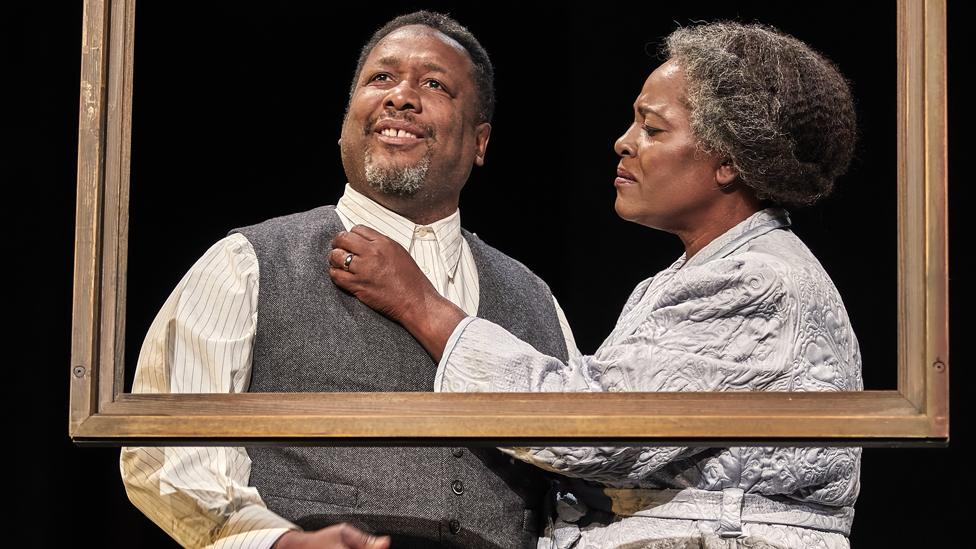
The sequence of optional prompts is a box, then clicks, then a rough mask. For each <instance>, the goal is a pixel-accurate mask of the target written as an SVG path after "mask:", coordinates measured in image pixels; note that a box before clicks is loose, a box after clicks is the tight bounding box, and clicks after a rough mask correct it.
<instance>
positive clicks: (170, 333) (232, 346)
mask: <svg viewBox="0 0 976 549" xmlns="http://www.w3.org/2000/svg"><path fill="white" fill-rule="evenodd" d="M257 296H258V263H257V258H256V256H255V253H254V249H253V247H252V246H251V244H250V243H249V242H248V241H247V239H246V238H245V237H244V236H243V235H240V234H233V235H231V236H228V237H226V238H224V239H222V240H220V241H219V242H217V243H216V244H214V246H212V247H211V248H210V249H209V250H207V252H206V253H205V254H204V255H203V257H201V258H200V260H199V261H197V262H196V264H194V265H193V267H192V268H191V269H190V270H189V272H187V274H186V276H184V277H183V279H182V280H181V281H180V283H179V284H178V285H177V286H176V289H174V290H173V292H172V294H171V295H170V296H169V298H168V299H167V300H166V302H165V303H164V304H163V307H162V309H161V310H160V311H159V313H158V314H157V316H156V318H155V320H154V321H153V323H152V325H151V327H150V329H149V333H148V334H147V336H146V339H145V342H144V343H143V346H142V349H141V351H140V353H139V361H138V363H137V365H136V374H135V380H134V382H133V386H132V391H133V392H134V393H241V392H245V391H247V385H248V383H249V379H250V370H251V350H252V346H253V341H254V333H255V327H256V323H257ZM120 468H121V473H122V480H123V483H124V484H125V488H126V492H127V493H128V496H129V499H130V500H131V501H132V503H133V504H134V505H135V506H136V507H138V508H139V510H141V511H142V512H143V513H144V514H145V515H146V516H147V517H148V518H149V519H150V520H152V521H153V522H155V523H156V524H157V525H158V526H159V527H160V528H162V529H163V530H164V531H166V533H168V534H169V535H170V536H172V537H173V539H175V540H176V541H177V542H179V543H180V544H181V545H183V546H185V547H247V548H266V547H270V546H271V545H272V544H274V542H275V541H276V540H277V539H278V537H279V536H281V535H282V534H283V533H285V532H287V531H288V530H290V529H297V528H298V527H297V526H295V525H294V524H292V523H291V522H289V521H287V520H285V519H283V518H282V517H280V516H278V515H276V514H275V513H273V512H271V511H269V510H268V509H267V507H266V506H265V504H264V502H263V501H262V500H261V497H260V495H259V494H258V492H257V490H256V489H255V488H253V487H251V486H248V481H249V479H250V474H251V460H250V458H249V457H248V455H247V452H246V451H245V449H244V448H225V447H210V448H189V447H159V448H123V449H122V456H121V460H120Z"/></svg>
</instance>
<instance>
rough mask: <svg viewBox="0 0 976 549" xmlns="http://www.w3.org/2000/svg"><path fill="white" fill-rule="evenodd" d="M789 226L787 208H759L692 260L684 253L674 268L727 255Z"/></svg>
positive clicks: (700, 251) (706, 246)
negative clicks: (770, 232)
mask: <svg viewBox="0 0 976 549" xmlns="http://www.w3.org/2000/svg"><path fill="white" fill-rule="evenodd" d="M789 226H790V214H789V213H787V212H786V210H784V209H782V208H766V209H764V210H759V211H758V212H756V213H754V214H752V215H750V216H749V217H747V218H746V219H744V220H742V221H741V222H739V224H738V225H736V226H734V227H732V228H731V229H729V230H727V231H725V232H724V233H722V234H721V235H720V236H719V237H718V238H716V239H714V240H712V241H711V242H709V243H708V244H706V245H705V247H704V248H702V249H701V250H699V251H698V253H697V254H695V255H694V256H692V257H691V259H690V260H687V261H686V260H685V256H684V255H682V256H681V258H680V259H678V261H677V262H676V263H675V265H672V268H680V267H683V266H685V265H688V266H694V265H701V264H702V263H705V262H707V261H710V260H712V259H717V258H720V257H725V256H727V255H729V254H730V253H732V252H734V251H735V250H737V249H738V248H740V247H741V246H742V245H743V244H745V243H746V242H749V241H750V240H752V239H754V238H756V237H758V236H760V235H764V234H766V233H768V232H769V231H773V230H776V229H781V228H785V227H789Z"/></svg>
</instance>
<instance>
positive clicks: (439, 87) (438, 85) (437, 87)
mask: <svg viewBox="0 0 976 549" xmlns="http://www.w3.org/2000/svg"><path fill="white" fill-rule="evenodd" d="M426 84H427V87H428V88H433V89H435V90H443V89H444V84H441V83H440V82H438V81H437V80H428V81H427V82H426Z"/></svg>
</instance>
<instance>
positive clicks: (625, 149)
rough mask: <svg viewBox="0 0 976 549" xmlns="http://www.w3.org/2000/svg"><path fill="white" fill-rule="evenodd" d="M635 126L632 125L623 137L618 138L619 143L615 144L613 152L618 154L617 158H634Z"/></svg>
mask: <svg viewBox="0 0 976 549" xmlns="http://www.w3.org/2000/svg"><path fill="white" fill-rule="evenodd" d="M633 129H634V125H633V124H631V126H630V127H629V128H627V131H625V132H624V134H623V135H621V136H620V137H618V138H617V141H616V142H615V143H614V144H613V150H614V151H615V152H616V153H617V156H634V150H635V147H634V142H633V140H632V139H631V135H632V134H633Z"/></svg>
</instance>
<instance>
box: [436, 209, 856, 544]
mask: <svg viewBox="0 0 976 549" xmlns="http://www.w3.org/2000/svg"><path fill="white" fill-rule="evenodd" d="M862 388H863V387H862V382H861V357H860V352H859V349H858V344H857V339H856V338H855V336H854V332H853V330H852V328H851V323H850V319H849V318H848V316H847V311H846V310H845V308H844V304H843V302H842V301H841V298H840V295H839V294H838V292H837V289H836V288H835V287H834V285H833V283H832V282H831V280H830V278H829V277H828V276H827V273H826V272H825V271H824V269H823V267H821V265H820V263H819V262H818V261H817V259H816V258H815V257H814V256H813V254H812V253H811V252H810V250H809V249H808V248H807V247H806V246H805V245H804V244H803V243H802V242H801V241H800V239H799V238H797V237H796V236H795V235H794V234H793V233H792V232H791V231H790V230H789V217H788V215H787V213H786V212H785V211H783V210H780V209H766V210H763V211H760V212H757V213H756V214H754V215H753V216H751V217H750V218H748V219H747V220H745V221H743V222H742V223H740V224H739V225H737V226H736V227H734V228H732V229H731V230H729V231H728V232H726V233H725V234H724V235H722V236H720V237H719V238H717V239H715V240H714V241H712V242H711V243H710V244H708V245H707V246H706V247H705V248H703V249H702V250H701V251H700V252H699V253H697V254H696V255H695V256H693V257H692V258H691V260H688V261H686V260H685V258H684V257H683V256H682V257H681V258H679V259H678V260H677V261H676V262H675V263H674V264H673V265H671V267H669V268H667V269H665V270H664V271H661V272H660V273H658V274H657V275H656V276H654V277H652V278H649V279H647V280H645V281H643V282H642V283H640V284H639V285H638V286H637V288H636V289H635V290H634V292H633V293H632V294H631V296H630V298H629V299H628V300H627V304H626V305H625V306H624V310H623V312H622V313H621V315H620V318H619V319H618V321H617V325H616V327H615V328H614V330H613V332H612V333H611V334H610V335H609V336H608V337H607V339H606V340H605V341H604V342H603V344H602V345H601V346H600V348H599V349H598V350H597V351H596V353H595V354H593V355H592V356H580V355H579V353H578V352H577V353H575V354H573V356H571V358H570V360H569V362H568V363H563V362H561V361H559V360H557V359H555V358H552V357H548V356H545V355H543V354H541V353H538V352H536V351H535V349H533V348H532V347H531V346H529V345H528V344H526V343H524V342H522V341H519V340H518V339H516V338H515V337H514V336H512V335H511V334H509V333H508V332H506V331H505V330H504V329H502V328H500V327H499V326H497V325H495V324H492V323H490V322H488V321H485V320H482V319H477V318H468V319H465V321H464V322H462V323H461V324H460V325H459V326H458V328H457V329H456V330H455V332H454V334H453V335H452V337H451V339H450V341H449V342H448V346H447V348H446V349H445V353H444V356H443V358H442V360H441V364H440V366H439V369H438V374H437V379H436V380H435V390H438V391H503V392H505V391H859V390H861V389H862ZM506 451H507V452H509V453H511V454H512V455H514V456H516V457H518V458H519V459H522V460H525V461H528V462H530V463H534V464H536V465H538V466H540V467H543V468H546V469H550V470H554V471H558V472H560V473H562V474H564V475H567V476H570V477H576V478H581V479H586V480H588V481H591V482H592V483H594V485H596V486H598V487H602V492H603V494H602V497H604V499H607V500H609V501H610V504H609V505H608V510H609V509H611V508H612V510H613V511H614V513H613V514H612V515H606V514H604V515H599V514H596V515H594V514H593V513H592V509H590V508H589V507H588V506H587V505H586V503H585V502H584V501H583V499H584V498H579V497H577V496H575V495H573V494H563V495H562V497H561V499H560V502H559V503H558V505H557V509H559V511H560V513H559V520H557V521H556V522H555V523H554V524H553V525H551V527H550V529H549V532H548V535H549V539H547V540H543V541H542V542H540V544H542V545H548V544H552V545H557V546H559V547H623V546H626V547H685V546H688V547H699V546H702V547H736V546H743V547H745V546H750V547H751V546H756V547H846V546H847V545H848V543H847V538H846V534H847V533H849V531H850V525H851V521H852V519H853V504H854V501H855V499H856V498H857V493H858V486H859V485H858V476H859V469H860V449H859V448H761V447H742V448H670V447H645V448H640V447H635V448H606V447H597V448H593V447H581V448H516V449H509V450H506ZM662 503H666V505H662ZM591 505H592V504H591ZM730 510H731V511H730ZM588 514H589V516H587V515H588ZM685 544H687V545H685Z"/></svg>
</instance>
